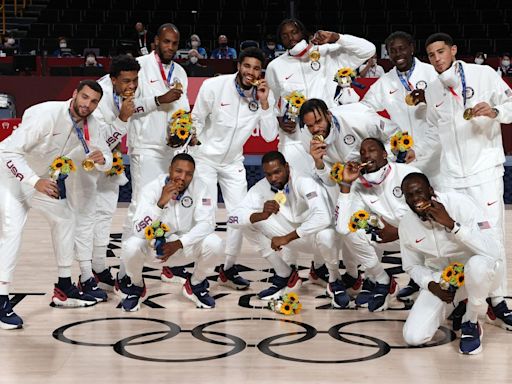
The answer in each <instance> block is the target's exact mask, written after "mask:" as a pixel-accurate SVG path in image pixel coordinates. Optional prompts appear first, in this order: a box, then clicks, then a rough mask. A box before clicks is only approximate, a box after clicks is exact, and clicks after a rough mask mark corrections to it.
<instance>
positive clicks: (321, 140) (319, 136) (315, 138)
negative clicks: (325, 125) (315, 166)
mask: <svg viewBox="0 0 512 384" xmlns="http://www.w3.org/2000/svg"><path fill="white" fill-rule="evenodd" d="M313 140H315V141H319V142H321V143H323V142H324V137H323V136H322V135H315V136H313Z"/></svg>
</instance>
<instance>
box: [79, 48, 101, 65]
mask: <svg viewBox="0 0 512 384" xmlns="http://www.w3.org/2000/svg"><path fill="white" fill-rule="evenodd" d="M82 67H96V68H103V64H101V63H99V62H98V60H97V59H96V54H95V53H94V52H92V51H89V52H87V53H86V54H85V58H84V63H83V65H82Z"/></svg>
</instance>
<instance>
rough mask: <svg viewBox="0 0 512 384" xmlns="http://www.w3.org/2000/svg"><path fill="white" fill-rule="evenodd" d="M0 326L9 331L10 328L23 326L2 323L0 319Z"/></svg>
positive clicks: (21, 326) (21, 325)
mask: <svg viewBox="0 0 512 384" xmlns="http://www.w3.org/2000/svg"><path fill="white" fill-rule="evenodd" d="M0 328H1V329H5V330H6V331H10V330H12V329H20V328H23V324H19V325H15V324H8V323H3V322H1V321H0Z"/></svg>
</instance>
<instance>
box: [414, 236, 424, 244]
mask: <svg viewBox="0 0 512 384" xmlns="http://www.w3.org/2000/svg"><path fill="white" fill-rule="evenodd" d="M423 240H425V237H423V238H422V239H416V244H418V243H421V242H422V241H423Z"/></svg>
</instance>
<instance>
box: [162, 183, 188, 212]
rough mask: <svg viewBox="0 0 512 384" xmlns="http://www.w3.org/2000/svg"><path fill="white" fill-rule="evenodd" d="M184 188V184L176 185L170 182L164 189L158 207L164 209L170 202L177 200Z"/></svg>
mask: <svg viewBox="0 0 512 384" xmlns="http://www.w3.org/2000/svg"><path fill="white" fill-rule="evenodd" d="M182 187H183V183H175V182H173V181H172V180H169V181H168V182H167V184H165V185H164V187H163V188H162V193H161V195H160V199H159V200H158V206H159V207H164V206H165V205H166V204H167V203H168V202H169V201H170V200H174V199H176V197H177V196H178V195H179V194H180V190H181V188H182Z"/></svg>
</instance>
